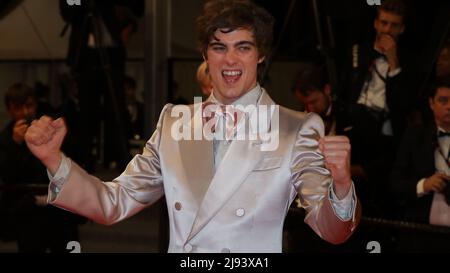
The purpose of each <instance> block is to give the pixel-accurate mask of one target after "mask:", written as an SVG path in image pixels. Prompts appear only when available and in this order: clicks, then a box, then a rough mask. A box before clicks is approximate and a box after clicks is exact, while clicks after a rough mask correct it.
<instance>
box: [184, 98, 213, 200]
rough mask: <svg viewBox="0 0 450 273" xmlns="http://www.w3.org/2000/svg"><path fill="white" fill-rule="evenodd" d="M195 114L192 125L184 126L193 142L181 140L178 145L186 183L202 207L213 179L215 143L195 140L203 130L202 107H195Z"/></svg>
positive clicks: (191, 121) (202, 139)
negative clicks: (196, 131) (194, 133)
mask: <svg viewBox="0 0 450 273" xmlns="http://www.w3.org/2000/svg"><path fill="white" fill-rule="evenodd" d="M193 112H194V116H193V117H192V119H191V120H190V123H189V124H185V125H184V127H185V128H184V129H185V130H189V131H190V132H191V140H180V141H179V144H178V145H179V149H180V153H179V154H180V157H181V161H182V165H183V167H184V173H185V175H186V183H187V184H189V185H188V187H187V188H188V189H189V190H190V191H191V193H192V196H193V197H194V199H195V201H196V202H197V206H200V203H201V201H202V199H203V196H204V195H205V192H206V190H207V189H208V186H209V184H210V182H211V180H212V178H213V162H214V160H213V143H212V141H209V140H206V139H204V138H203V137H202V138H201V139H199V140H195V139H194V138H193V137H194V136H193V132H195V130H202V120H201V107H198V105H197V107H195V106H194V110H193ZM198 115H200V116H198ZM192 130H194V131H192ZM200 169H201V171H199V170H200Z"/></svg>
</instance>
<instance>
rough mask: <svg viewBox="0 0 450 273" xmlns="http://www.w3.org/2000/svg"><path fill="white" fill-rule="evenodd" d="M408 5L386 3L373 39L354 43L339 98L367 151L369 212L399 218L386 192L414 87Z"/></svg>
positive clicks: (379, 11) (396, 0)
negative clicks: (406, 40) (405, 41)
mask: <svg viewBox="0 0 450 273" xmlns="http://www.w3.org/2000/svg"><path fill="white" fill-rule="evenodd" d="M405 20H406V6H405V4H404V3H403V2H402V1H401V0H386V1H384V2H383V3H382V5H381V6H379V7H378V9H377V15H376V18H375V20H374V23H373V26H374V30H375V33H374V35H373V37H371V38H370V39H367V40H364V41H363V42H362V43H357V44H354V45H353V46H352V48H351V52H350V51H349V53H350V55H349V56H348V60H349V61H348V62H346V64H345V65H344V67H343V70H342V77H341V82H340V84H339V91H338V98H339V99H340V100H341V101H343V102H345V104H346V107H345V109H346V112H347V113H346V115H347V117H346V119H348V121H349V124H350V127H351V128H352V134H353V135H354V136H355V138H354V139H352V140H355V141H357V142H358V143H361V146H362V147H363V148H364V153H362V155H363V158H362V159H361V161H362V162H364V164H363V168H364V172H365V173H366V175H367V178H368V181H369V194H370V195H369V200H368V203H369V206H365V208H366V209H365V210H364V211H365V213H367V214H369V215H371V216H376V217H397V215H396V212H394V211H392V210H391V209H390V202H392V197H391V196H390V193H387V192H386V187H387V185H386V184H387V183H385V182H384V181H387V180H388V177H387V175H386V174H388V173H389V172H390V168H391V166H392V161H393V160H394V157H395V151H396V149H397V147H398V144H399V142H400V139H401V137H402V135H403V132H404V129H405V126H406V116H407V112H408V111H409V110H408V108H409V107H410V104H411V103H410V102H408V101H409V100H410V99H414V98H415V95H414V94H411V90H414V89H413V88H411V89H408V88H407V87H406V83H407V81H406V80H405V79H406V78H407V76H406V75H407V73H409V72H408V68H409V67H408V65H409V64H408V63H406V61H407V60H408V58H407V54H408V53H407V52H406V50H405V48H404V47H402V46H401V42H402V39H401V38H402V37H401V36H402V34H403V32H404V30H405Z"/></svg>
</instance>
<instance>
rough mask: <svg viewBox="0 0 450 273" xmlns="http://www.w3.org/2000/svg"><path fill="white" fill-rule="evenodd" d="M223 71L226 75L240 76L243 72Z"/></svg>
mask: <svg viewBox="0 0 450 273" xmlns="http://www.w3.org/2000/svg"><path fill="white" fill-rule="evenodd" d="M222 73H223V75H225V76H238V75H241V74H242V72H241V71H223V72H222Z"/></svg>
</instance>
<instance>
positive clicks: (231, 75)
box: [222, 70, 242, 84]
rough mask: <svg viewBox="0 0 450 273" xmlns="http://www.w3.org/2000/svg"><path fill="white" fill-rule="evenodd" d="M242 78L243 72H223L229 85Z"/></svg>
mask: <svg viewBox="0 0 450 273" xmlns="http://www.w3.org/2000/svg"><path fill="white" fill-rule="evenodd" d="M241 76H242V70H223V71H222V77H223V79H224V80H225V82H226V83H228V84H233V83H235V82H237V81H238V80H239V79H240V78H241Z"/></svg>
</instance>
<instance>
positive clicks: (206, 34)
mask: <svg viewBox="0 0 450 273" xmlns="http://www.w3.org/2000/svg"><path fill="white" fill-rule="evenodd" d="M196 23H197V32H198V49H199V51H200V52H201V53H202V54H204V55H205V56H206V54H205V53H206V50H207V48H208V44H209V42H210V41H211V39H212V38H213V36H214V32H215V31H216V30H217V29H223V30H224V33H228V32H231V31H233V30H235V29H238V28H245V29H248V30H251V31H252V32H253V35H254V38H255V42H256V47H257V48H258V52H259V54H260V56H268V54H269V53H270V48H271V46H272V40H273V25H274V18H273V17H272V15H270V13H268V12H267V11H266V10H265V9H264V8H262V7H259V6H257V5H256V4H254V3H252V2H251V1H248V0H211V1H208V2H206V4H205V5H204V7H203V12H202V14H201V15H200V16H199V17H198V18H197V21H196Z"/></svg>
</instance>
